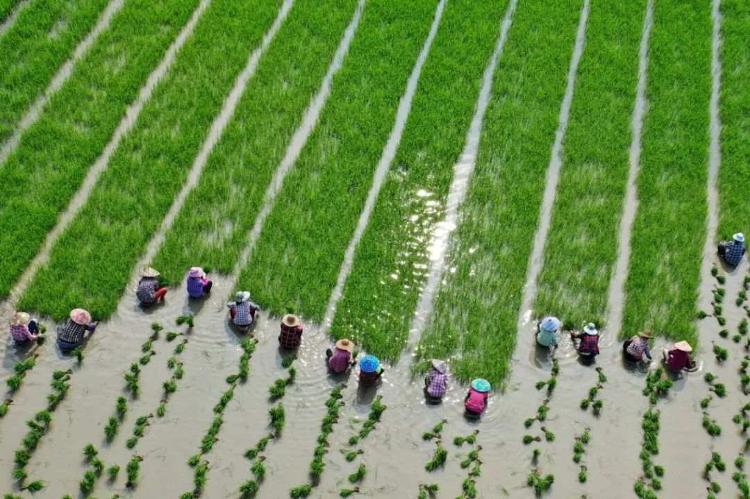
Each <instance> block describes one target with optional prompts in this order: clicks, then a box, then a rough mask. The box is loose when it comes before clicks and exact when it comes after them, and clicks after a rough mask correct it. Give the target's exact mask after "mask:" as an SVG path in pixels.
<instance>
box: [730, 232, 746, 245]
mask: <svg viewBox="0 0 750 499" xmlns="http://www.w3.org/2000/svg"><path fill="white" fill-rule="evenodd" d="M732 239H734V240H735V241H737V242H738V243H744V242H745V234H743V233H742V232H738V233H737V234H735V235H733V236H732Z"/></svg>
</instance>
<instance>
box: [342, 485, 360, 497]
mask: <svg viewBox="0 0 750 499" xmlns="http://www.w3.org/2000/svg"><path fill="white" fill-rule="evenodd" d="M358 493H359V487H354V488H353V489H341V490H340V491H339V497H351V496H353V495H354V494H358Z"/></svg>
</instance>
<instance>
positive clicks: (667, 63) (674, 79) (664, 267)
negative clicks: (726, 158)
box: [623, 0, 723, 344]
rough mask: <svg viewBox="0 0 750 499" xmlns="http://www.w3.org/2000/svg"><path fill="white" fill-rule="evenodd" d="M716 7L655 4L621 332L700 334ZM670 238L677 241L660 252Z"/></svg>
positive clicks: (672, 0) (672, 1) (676, 335)
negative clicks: (698, 305) (697, 316)
mask: <svg viewBox="0 0 750 499" xmlns="http://www.w3.org/2000/svg"><path fill="white" fill-rule="evenodd" d="M710 10H711V9H710V6H709V5H708V4H688V3H684V2H679V1H676V0H670V1H668V2H659V3H657V4H655V9H654V19H655V20H656V22H654V27H653V31H652V35H651V43H650V47H651V49H650V53H649V58H650V60H649V77H648V91H649V96H648V98H649V102H650V103H652V104H653V105H650V107H649V110H648V113H647V114H646V116H645V121H644V134H643V149H642V151H643V152H642V155H641V169H640V173H639V179H638V197H639V199H640V202H639V206H638V212H637V214H636V219H635V223H634V226H633V234H632V254H631V259H630V272H629V274H628V281H627V285H626V291H627V300H626V304H625V312H624V315H625V323H624V327H623V335H630V334H634V333H635V332H636V331H640V330H642V329H644V328H648V329H651V330H653V331H656V332H657V333H659V334H664V335H667V336H670V337H673V338H674V339H685V340H688V341H690V342H691V343H692V344H695V342H696V329H695V324H694V322H693V320H692V318H693V317H695V304H696V302H697V300H696V297H697V289H698V282H699V279H700V275H699V274H700V261H701V254H702V250H703V243H704V235H705V227H704V222H705V213H706V172H707V165H706V162H707V159H708V152H707V147H708V143H709V140H708V130H709V127H708V118H709V116H708V113H707V112H706V109H708V102H709V96H710V89H711V70H710V60H711V12H710ZM688 61H689V62H688ZM686 62H688V63H687V64H686ZM676 220H680V223H679V224H675V223H674V222H675V221H676ZM667 240H668V241H669V242H670V246H672V245H675V246H677V247H678V249H676V250H675V251H669V252H660V251H659V250H658V246H659V245H660V244H661V243H663V242H664V241H667ZM720 278H721V279H720ZM717 280H719V282H720V283H721V282H722V280H723V276H720V275H719V276H717ZM720 322H721V321H720Z"/></svg>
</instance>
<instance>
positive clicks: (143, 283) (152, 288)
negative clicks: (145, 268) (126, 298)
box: [135, 277, 159, 303]
mask: <svg viewBox="0 0 750 499" xmlns="http://www.w3.org/2000/svg"><path fill="white" fill-rule="evenodd" d="M158 287H159V281H158V280H157V279H156V278H155V277H144V278H142V279H141V280H140V282H139V283H138V290H137V291H136V292H135V296H136V298H138V301H140V302H141V303H154V302H155V301H156V289H157V288H158Z"/></svg>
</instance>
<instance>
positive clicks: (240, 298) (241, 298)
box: [234, 291, 250, 303]
mask: <svg viewBox="0 0 750 499" xmlns="http://www.w3.org/2000/svg"><path fill="white" fill-rule="evenodd" d="M249 299H250V292H249V291H238V292H237V294H236V295H235V297H234V300H235V301H236V302H237V303H243V302H246V301H248V300H249Z"/></svg>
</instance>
